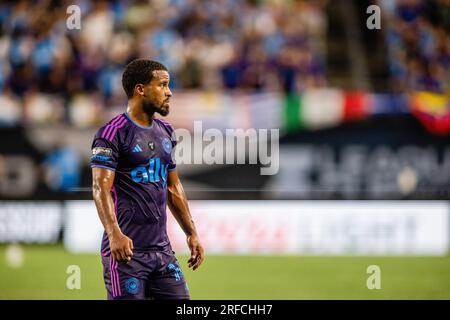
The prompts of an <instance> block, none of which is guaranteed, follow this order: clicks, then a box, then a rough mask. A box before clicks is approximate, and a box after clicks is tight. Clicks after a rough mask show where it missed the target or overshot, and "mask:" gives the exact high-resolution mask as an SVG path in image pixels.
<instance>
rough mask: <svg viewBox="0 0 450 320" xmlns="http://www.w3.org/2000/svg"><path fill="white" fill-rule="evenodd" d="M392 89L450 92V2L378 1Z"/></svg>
mask: <svg viewBox="0 0 450 320" xmlns="http://www.w3.org/2000/svg"><path fill="white" fill-rule="evenodd" d="M378 3H379V4H380V5H381V6H382V7H383V9H384V12H383V17H382V19H384V18H386V17H387V19H386V20H387V22H388V24H387V27H388V30H387V33H386V38H387V42H388V50H389V67H390V72H391V75H392V78H393V81H392V83H393V87H394V88H395V89H397V90H398V91H404V90H407V91H410V90H425V91H432V92H438V93H450V72H449V70H450V0H392V1H384V0H379V1H378Z"/></svg>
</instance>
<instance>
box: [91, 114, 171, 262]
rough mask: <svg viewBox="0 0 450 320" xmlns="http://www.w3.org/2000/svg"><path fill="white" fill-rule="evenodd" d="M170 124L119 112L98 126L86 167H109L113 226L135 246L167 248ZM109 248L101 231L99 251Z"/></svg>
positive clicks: (140, 247)
mask: <svg viewBox="0 0 450 320" xmlns="http://www.w3.org/2000/svg"><path fill="white" fill-rule="evenodd" d="M175 144H176V140H175V136H174V134H173V128H172V126H171V125H170V124H169V123H167V122H166V121H163V120H161V119H157V118H154V119H153V121H152V125H151V126H150V127H143V126H141V125H139V124H137V123H135V122H134V121H133V120H132V119H131V118H130V117H129V115H128V114H127V113H122V114H120V115H118V116H117V117H115V118H113V119H112V120H111V121H110V122H108V123H107V124H106V125H104V126H103V127H102V128H100V130H98V132H97V134H96V135H95V138H94V141H93V143H92V157H91V167H102V168H107V169H109V170H114V171H115V179H114V184H113V188H112V189H111V193H112V197H113V200H114V204H115V211H116V215H117V220H118V223H119V227H120V229H121V230H122V232H123V233H124V234H125V235H126V236H128V237H129V238H131V240H133V246H134V249H135V250H164V249H167V248H170V243H169V238H168V236H167V232H166V221H167V217H166V204H167V173H168V171H173V170H175V167H176V165H175V162H174V160H173V159H172V150H173V148H174V147H175ZM108 251H109V241H108V237H107V235H106V233H104V234H103V240H102V252H103V253H105V252H108Z"/></svg>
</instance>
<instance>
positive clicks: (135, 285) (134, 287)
mask: <svg viewBox="0 0 450 320" xmlns="http://www.w3.org/2000/svg"><path fill="white" fill-rule="evenodd" d="M140 288H141V285H140V282H139V280H138V279H136V278H134V277H131V278H129V279H127V281H126V282H125V290H127V292H128V293H131V294H136V293H138V292H139V289H140Z"/></svg>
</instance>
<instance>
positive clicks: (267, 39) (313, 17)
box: [0, 0, 327, 126]
mask: <svg viewBox="0 0 450 320" xmlns="http://www.w3.org/2000/svg"><path fill="white" fill-rule="evenodd" d="M72 4H76V5H78V6H79V8H80V9H81V28H80V29H79V30H78V29H74V30H69V29H68V28H67V25H66V22H67V19H68V17H69V16H70V14H69V13H67V12H66V9H67V7H69V6H70V5H72ZM325 5H326V0H291V1H289V0H288V1H286V0H217V1H208V0H145V1H139V0H136V1H132V0H129V1H123V0H121V1H91V0H81V1H45V0H44V1H33V2H31V1H11V2H3V3H1V4H0V25H1V33H0V104H1V105H2V111H1V116H0V122H1V124H3V125H4V124H8V123H15V122H17V121H19V119H21V121H23V119H25V122H26V121H31V122H33V123H40V122H45V123H48V122H52V121H61V120H68V121H69V122H71V123H74V122H75V123H74V124H75V125H77V122H79V123H78V124H79V125H80V126H83V125H85V124H86V125H89V123H92V121H95V119H97V118H98V114H99V113H101V112H102V109H103V108H107V106H110V105H114V104H116V105H117V104H122V105H123V104H124V103H125V101H124V99H125V95H124V93H123V90H122V86H121V75H122V71H123V67H124V66H125V65H126V64H127V63H128V62H129V61H131V60H133V59H135V58H140V57H143V58H151V59H155V60H158V61H161V62H162V63H164V64H165V65H166V66H167V67H168V68H169V70H170V72H171V75H172V79H171V81H172V88H174V89H197V88H201V89H227V90H234V89H237V88H238V89H240V90H250V91H284V92H292V91H300V90H303V89H304V88H308V87H316V86H324V85H326V70H325V58H326V57H325V55H326V53H325V51H326V47H325V43H326V30H327V19H326V14H325V9H324V8H325ZM22 106H23V107H22ZM104 106H105V107H104Z"/></svg>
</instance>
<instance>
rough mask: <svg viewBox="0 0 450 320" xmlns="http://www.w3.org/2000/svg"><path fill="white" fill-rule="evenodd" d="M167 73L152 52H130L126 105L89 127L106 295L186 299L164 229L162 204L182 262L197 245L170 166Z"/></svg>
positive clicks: (199, 255)
mask: <svg viewBox="0 0 450 320" xmlns="http://www.w3.org/2000/svg"><path fill="white" fill-rule="evenodd" d="M169 81H170V76H169V73H168V71H167V68H166V67H165V66H164V65H162V64H160V63H158V62H156V61H151V60H143V59H139V60H134V61H132V62H131V63H130V64H128V65H127V66H126V68H125V71H124V73H123V75H122V85H123V88H124V90H125V92H126V94H127V96H128V106H127V110H126V112H125V113H122V114H120V115H118V116H116V117H115V118H113V119H112V120H111V121H109V122H108V123H107V124H106V125H104V126H103V127H102V128H101V129H100V130H99V131H98V132H97V134H96V135H95V138H94V141H93V143H92V157H91V167H92V178H93V183H92V184H93V197H94V201H95V204H96V207H97V211H98V215H99V217H100V220H101V222H102V224H103V226H104V228H105V232H104V234H103V240H102V245H101V255H102V263H103V271H104V272H103V273H104V279H105V286H106V289H107V293H108V299H189V298H190V295H189V291H188V287H187V284H186V281H185V278H184V276H183V273H182V271H181V267H180V265H179V263H178V261H177V259H176V257H175V255H174V254H175V252H173V251H172V247H171V245H170V242H169V238H168V236H167V232H166V221H167V216H166V205H168V206H169V208H170V210H171V212H172V213H173V215H174V217H175V218H176V220H177V222H178V224H179V225H180V226H181V228H182V229H183V231H184V233H185V234H186V237H187V244H188V246H189V249H190V251H191V256H190V259H189V260H188V266H189V268H191V267H192V268H193V270H196V269H197V268H198V267H199V266H200V265H201V263H202V261H203V259H204V252H203V247H202V245H201V244H200V241H199V238H198V235H197V231H196V228H195V225H194V222H193V220H192V217H191V215H190V212H189V207H188V203H187V199H186V195H185V193H184V190H183V187H182V185H181V182H180V180H179V178H178V175H177V171H176V163H175V161H174V159H173V157H172V153H173V152H172V150H173V148H174V147H175V144H176V140H175V137H174V134H173V128H172V126H171V125H170V124H169V123H168V122H166V121H163V120H162V119H160V118H157V117H155V113H159V114H160V115H161V116H166V115H167V114H168V113H169V108H170V105H169V100H170V97H171V96H172V92H171V91H170V89H169Z"/></svg>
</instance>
